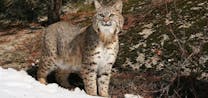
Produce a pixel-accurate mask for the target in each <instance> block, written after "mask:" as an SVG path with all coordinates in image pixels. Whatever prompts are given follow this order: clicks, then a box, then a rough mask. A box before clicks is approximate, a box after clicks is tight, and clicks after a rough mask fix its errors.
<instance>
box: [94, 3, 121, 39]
mask: <svg viewBox="0 0 208 98" xmlns="http://www.w3.org/2000/svg"><path fill="white" fill-rule="evenodd" d="M94 4H95V8H96V14H95V15H94V18H93V28H94V30H95V31H96V32H97V33H98V35H99V37H100V39H101V40H102V41H103V42H105V43H106V42H107V43H108V42H112V41H113V38H114V37H115V36H117V34H118V33H119V32H120V30H121V29H122V27H123V24H124V18H123V16H122V14H121V13H122V6H123V5H122V1H121V0H117V2H116V3H115V4H114V5H112V6H102V5H101V4H100V3H99V2H98V1H97V0H94Z"/></svg>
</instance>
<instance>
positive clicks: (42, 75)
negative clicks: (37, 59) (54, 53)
mask: <svg viewBox="0 0 208 98" xmlns="http://www.w3.org/2000/svg"><path fill="white" fill-rule="evenodd" d="M55 69H56V65H55V63H54V60H53V59H52V58H50V57H44V58H42V59H41V65H40V66H39V67H38V72H37V79H38V81H39V82H40V83H42V84H47V76H48V74H50V73H51V72H52V71H54V70H55Z"/></svg>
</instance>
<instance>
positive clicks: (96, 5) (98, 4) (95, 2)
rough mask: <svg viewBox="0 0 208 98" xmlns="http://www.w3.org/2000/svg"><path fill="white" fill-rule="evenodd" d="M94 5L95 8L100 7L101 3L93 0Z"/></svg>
mask: <svg viewBox="0 0 208 98" xmlns="http://www.w3.org/2000/svg"><path fill="white" fill-rule="evenodd" d="M94 5H95V9H96V10H98V9H99V8H101V7H102V6H101V4H100V3H99V2H98V1H97V0H94Z"/></svg>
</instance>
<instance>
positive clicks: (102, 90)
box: [97, 63, 112, 97]
mask: <svg viewBox="0 0 208 98" xmlns="http://www.w3.org/2000/svg"><path fill="white" fill-rule="evenodd" d="M111 69H112V63H108V64H107V65H106V66H104V67H103V68H101V69H99V73H98V77H97V81H98V94H99V95H100V96H103V97H107V96H109V94H108V89H109V82H110V76H111Z"/></svg>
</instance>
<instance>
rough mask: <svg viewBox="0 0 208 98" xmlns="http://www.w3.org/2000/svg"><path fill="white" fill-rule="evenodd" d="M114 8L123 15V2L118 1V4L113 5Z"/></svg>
mask: <svg viewBox="0 0 208 98" xmlns="http://www.w3.org/2000/svg"><path fill="white" fill-rule="evenodd" d="M113 7H114V8H115V9H116V10H117V11H118V12H120V13H122V8H123V2H122V0H117V2H116V3H115V4H114V5H113Z"/></svg>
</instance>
